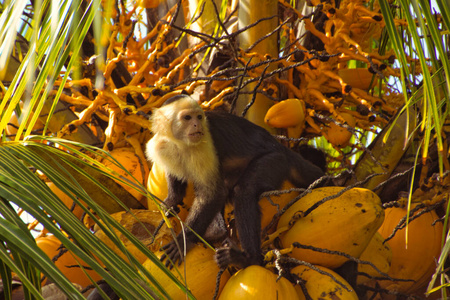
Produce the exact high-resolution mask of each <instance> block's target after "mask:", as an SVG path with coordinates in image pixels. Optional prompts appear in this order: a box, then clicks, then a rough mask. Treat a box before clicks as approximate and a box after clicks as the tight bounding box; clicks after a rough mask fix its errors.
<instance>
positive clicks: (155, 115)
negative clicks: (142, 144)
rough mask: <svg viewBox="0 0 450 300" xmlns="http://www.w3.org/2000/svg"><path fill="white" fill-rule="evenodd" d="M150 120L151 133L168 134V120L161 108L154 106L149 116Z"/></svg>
mask: <svg viewBox="0 0 450 300" xmlns="http://www.w3.org/2000/svg"><path fill="white" fill-rule="evenodd" d="M150 122H151V123H152V132H153V134H156V133H159V134H162V135H164V136H170V133H171V132H170V124H171V122H170V120H169V118H168V117H167V116H166V115H165V114H164V113H163V111H162V109H161V108H155V109H154V110H153V112H152V115H151V117H150Z"/></svg>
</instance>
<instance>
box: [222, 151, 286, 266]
mask: <svg viewBox="0 0 450 300" xmlns="http://www.w3.org/2000/svg"><path fill="white" fill-rule="evenodd" d="M288 166H289V165H288V162H287V161H286V157H285V156H284V155H283V154H282V153H270V154H267V155H264V156H262V157H258V158H257V159H254V160H253V161H252V162H251V163H250V164H249V165H248V167H247V169H246V170H245V172H244V174H243V175H242V176H241V178H240V180H239V182H238V183H237V184H236V186H235V187H234V196H233V203H234V216H235V222H236V228H237V232H238V235H239V241H240V243H241V248H242V250H243V251H240V250H238V249H236V248H235V247H228V248H221V249H218V251H217V252H216V262H217V263H218V265H219V266H220V267H226V266H227V265H235V266H238V267H241V268H243V267H246V266H249V265H262V263H263V255H262V253H261V212H260V208H259V203H258V202H259V196H260V195H261V194H262V193H263V192H265V191H269V190H275V189H278V188H280V186H281V184H282V183H283V181H284V180H285V179H286V177H287V174H288Z"/></svg>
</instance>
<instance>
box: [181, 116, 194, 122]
mask: <svg viewBox="0 0 450 300" xmlns="http://www.w3.org/2000/svg"><path fill="white" fill-rule="evenodd" d="M183 119H185V120H186V121H189V120H190V119H192V117H191V116H190V115H185V116H184V117H183Z"/></svg>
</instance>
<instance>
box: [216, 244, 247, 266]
mask: <svg viewBox="0 0 450 300" xmlns="http://www.w3.org/2000/svg"><path fill="white" fill-rule="evenodd" d="M214 260H215V261H216V263H217V265H218V266H219V268H221V269H225V268H227V267H228V266H235V267H238V268H245V267H247V266H249V265H250V263H249V260H248V258H247V257H246V255H245V254H244V252H242V251H240V250H238V249H236V248H233V247H222V248H217V249H216V254H215V256H214Z"/></svg>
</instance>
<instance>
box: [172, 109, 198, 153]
mask: <svg viewBox="0 0 450 300" xmlns="http://www.w3.org/2000/svg"><path fill="white" fill-rule="evenodd" d="M204 129H205V114H204V112H203V110H202V109H201V108H187V109H182V110H180V111H179V112H178V114H177V117H176V118H175V120H174V121H173V123H172V133H173V136H174V137H175V138H176V139H179V140H182V141H184V142H185V143H186V144H188V145H195V144H198V143H199V142H200V141H201V140H202V139H203V136H204V134H205V132H204Z"/></svg>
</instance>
